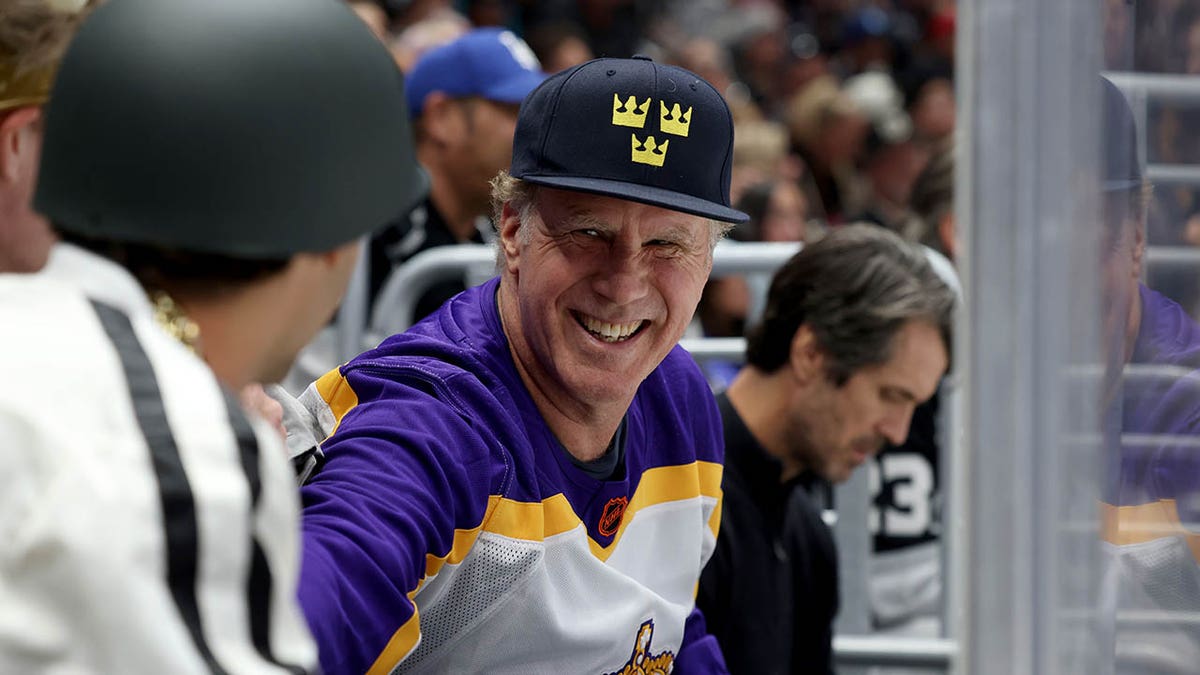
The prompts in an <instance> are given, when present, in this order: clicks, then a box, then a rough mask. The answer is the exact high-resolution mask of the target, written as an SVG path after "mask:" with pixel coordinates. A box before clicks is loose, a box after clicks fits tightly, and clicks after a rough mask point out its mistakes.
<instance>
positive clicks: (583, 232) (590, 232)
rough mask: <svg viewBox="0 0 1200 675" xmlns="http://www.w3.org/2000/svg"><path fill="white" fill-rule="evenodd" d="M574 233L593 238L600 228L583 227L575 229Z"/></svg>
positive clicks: (596, 235) (598, 233)
mask: <svg viewBox="0 0 1200 675" xmlns="http://www.w3.org/2000/svg"><path fill="white" fill-rule="evenodd" d="M575 234H578V235H582V236H584V237H592V238H595V237H599V236H600V230H597V229H596V228H594V227H585V228H583V229H579V230H575Z"/></svg>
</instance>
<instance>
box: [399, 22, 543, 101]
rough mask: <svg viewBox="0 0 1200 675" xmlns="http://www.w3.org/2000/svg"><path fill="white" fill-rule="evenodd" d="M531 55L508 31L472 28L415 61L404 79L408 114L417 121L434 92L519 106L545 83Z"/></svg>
mask: <svg viewBox="0 0 1200 675" xmlns="http://www.w3.org/2000/svg"><path fill="white" fill-rule="evenodd" d="M541 68H542V67H541V64H539V63H538V60H537V57H536V56H534V54H533V50H532V49H530V48H529V45H527V44H525V41H524V40H522V39H521V38H519V37H517V36H516V35H514V34H513V33H512V31H509V30H504V29H503V28H477V29H475V30H472V31H470V32H467V33H465V34H463V35H461V36H460V37H458V39H456V40H454V41H453V42H450V43H447V44H444V45H442V46H440V47H438V48H436V49H431V50H430V51H428V52H426V53H424V54H422V55H421V58H419V59H417V62H416V63H415V64H413V67H412V71H411V72H410V73H409V74H408V76H407V77H406V78H405V91H406V94H407V96H408V110H409V112H410V113H411V114H412V116H413V117H418V116H419V115H420V114H421V112H422V111H423V110H424V108H425V97H426V96H428V95H429V94H430V93H432V92H435V91H441V92H445V93H446V94H447V95H449V96H452V97H461V96H479V97H482V98H485V99H488V100H489V101H497V102H499V103H520V102H521V101H522V100H524V99H525V96H526V95H528V94H529V92H531V91H533V89H534V87H537V86H538V85H539V84H541V83H542V80H544V79H546V74H545V73H543V72H542V69H541Z"/></svg>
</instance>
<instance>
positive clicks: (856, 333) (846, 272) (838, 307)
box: [746, 225, 957, 387]
mask: <svg viewBox="0 0 1200 675" xmlns="http://www.w3.org/2000/svg"><path fill="white" fill-rule="evenodd" d="M956 301H957V298H956V296H955V293H954V291H953V290H952V289H951V288H950V287H949V286H948V285H946V283H945V282H944V281H943V280H942V279H941V278H940V277H939V276H938V275H937V273H936V272H935V271H934V269H933V267H932V266H931V265H930V264H929V261H928V259H927V258H926V256H925V253H924V252H923V251H922V250H921V249H920V248H919V247H918V246H916V245H914V244H910V243H908V242H905V241H904V240H903V239H901V238H900V237H899V235H897V234H895V233H893V232H890V231H888V230H885V229H883V228H881V227H878V226H874V225H847V226H845V227H842V228H839V229H836V230H833V231H832V232H830V233H829V234H828V235H826V236H825V237H824V238H822V239H821V240H820V241H818V242H817V243H815V244H812V245H811V246H806V247H804V248H803V249H802V250H801V251H800V252H799V253H797V254H796V255H795V256H793V257H792V258H791V260H789V261H788V262H787V263H786V264H784V266H783V267H782V268H781V269H780V270H779V271H778V272H777V273H776V274H775V277H774V279H772V281H771V289H770V292H769V293H768V295H767V307H766V310H765V312H764V313H763V318H762V322H761V323H760V324H759V325H758V326H756V327H755V328H754V330H753V331H751V333H750V335H749V337H748V341H747V347H746V361H747V363H749V364H750V365H752V366H754V367H756V368H758V369H760V370H763V371H765V372H774V371H776V370H778V369H779V368H781V367H782V366H783V365H784V364H785V363H787V361H788V359H789V357H790V354H791V345H792V340H793V338H794V337H795V334H796V331H797V330H799V329H800V326H802V325H804V326H808V327H809V328H810V329H811V330H812V331H813V334H814V335H815V337H816V341H817V344H818V346H819V347H820V348H821V349H822V350H823V351H824V352H825V354H826V355H827V356H828V357H829V359H828V367H827V374H828V376H829V378H830V379H831V380H832V382H833V383H834V385H835V386H839V387H840V386H841V385H843V384H845V382H846V381H847V380H848V379H850V377H851V376H852V375H853V374H854V373H855V372H857V371H858V370H859V369H861V368H864V367H867V366H873V365H879V364H882V363H886V362H887V361H888V359H890V358H891V354H892V348H893V338H894V337H895V335H896V333H898V332H899V331H900V329H901V328H902V327H903V326H904V325H905V324H906V323H908V322H909V321H913V320H917V321H926V322H928V323H930V324H931V325H933V326H935V327H936V328H937V329H938V332H939V333H940V334H941V337H942V342H943V346H944V347H945V349H946V354H947V355H949V354H950V352H951V331H952V328H953V314H954V306H955V303H956Z"/></svg>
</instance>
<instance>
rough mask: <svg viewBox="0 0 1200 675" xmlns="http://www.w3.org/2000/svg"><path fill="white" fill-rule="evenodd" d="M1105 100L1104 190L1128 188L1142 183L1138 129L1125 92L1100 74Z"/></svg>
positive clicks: (1103, 112) (1103, 110) (1102, 140)
mask: <svg viewBox="0 0 1200 675" xmlns="http://www.w3.org/2000/svg"><path fill="white" fill-rule="evenodd" d="M1100 86H1101V89H1102V91H1103V98H1104V102H1103V105H1102V107H1101V109H1100V120H1101V122H1100V131H1101V133H1102V134H1103V136H1102V137H1101V139H1100V144H1101V146H1102V147H1103V148H1104V176H1103V181H1104V187H1103V190H1104V192H1115V191H1119V190H1128V189H1130V188H1134V187H1138V186H1140V185H1141V184H1142V164H1141V159H1140V158H1139V156H1138V130H1137V123H1136V122H1135V121H1134V117H1133V109H1132V108H1130V107H1129V101H1128V100H1127V99H1126V98H1125V94H1123V93H1121V90H1120V89H1118V88H1117V86H1116V85H1115V84H1113V83H1112V81H1111V80H1109V79H1108V78H1106V77H1104V76H1103V75H1101V76H1100Z"/></svg>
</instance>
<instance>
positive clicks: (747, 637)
mask: <svg viewBox="0 0 1200 675" xmlns="http://www.w3.org/2000/svg"><path fill="white" fill-rule="evenodd" d="M717 405H718V407H719V408H720V411H721V420H722V422H723V424H724V427H725V473H724V479H723V481H722V488H723V490H724V493H725V497H724V504H723V506H722V510H721V530H720V534H719V536H718V537H717V548H716V550H715V551H714V552H713V556H712V558H711V559H710V560H709V561H708V565H707V566H706V567H705V568H704V572H703V574H702V575H701V577H700V589H699V593H698V595H697V598H696V602H697V604H698V605H699V607H700V609H701V611H703V612H704V616H705V619H706V621H707V623H708V628H709V632H710V633H712V635H713V636H714V637H716V638H717V641H718V642H719V643H720V644H721V649H722V651H723V652H724V654H725V662H726V664H727V665H728V666H729V672H730V673H731V675H740V674H747V675H748V674H751V673H753V674H755V675H767V674H770V673H832V672H833V659H832V641H833V619H834V617H835V616H836V615H837V608H838V576H837V549H836V547H835V545H834V541H833V534H832V532H830V530H829V527H828V526H826V525H825V522H824V521H823V520H821V513H820V510H819V509H818V508H817V507H816V506H815V505H814V503H813V501H812V500H811V499H810V498H809V496H808V493H807V490H806V489H805V488H806V486H808V484H809V483H811V482H812V479H811V478H810V477H801V478H799V479H796V480H792V481H789V482H787V483H783V482H781V481H780V476H781V473H782V466H781V465H780V463H779V461H778V460H776V459H775V458H773V457H771V456H770V455H768V454H767V452H766V451H765V450H764V449H763V448H762V446H760V445H759V444H758V442H757V441H756V440H755V439H754V437H753V436H751V435H750V431H749V430H748V429H747V428H746V425H745V423H743V422H742V419H741V417H739V416H738V414H737V411H736V410H734V408H733V406H732V405H731V404H730V403H729V399H728V398H727V397H726V396H725V395H724V394H721V395H720V396H718V397H717Z"/></svg>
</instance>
